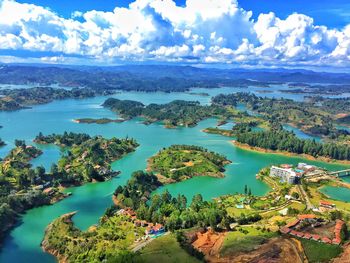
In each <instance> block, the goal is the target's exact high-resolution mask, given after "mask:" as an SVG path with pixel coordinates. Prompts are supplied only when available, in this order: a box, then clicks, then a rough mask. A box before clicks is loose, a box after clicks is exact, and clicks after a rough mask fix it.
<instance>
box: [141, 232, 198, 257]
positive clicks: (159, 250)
mask: <svg viewBox="0 0 350 263" xmlns="http://www.w3.org/2000/svg"><path fill="white" fill-rule="evenodd" d="M139 258H140V262H145V263H147V262H149V263H154V262H167V263H172V262H174V263H180V262H181V263H182V262H184V263H199V262H201V261H199V260H198V259H196V258H194V257H192V256H191V255H189V254H188V253H187V252H186V251H185V250H183V249H182V248H181V247H180V244H179V243H178V242H177V240H176V237H175V235H174V234H170V235H166V236H162V237H159V238H157V239H155V240H154V241H152V242H151V243H150V244H148V245H147V246H146V247H145V248H144V249H143V250H141V253H140V256H139Z"/></svg>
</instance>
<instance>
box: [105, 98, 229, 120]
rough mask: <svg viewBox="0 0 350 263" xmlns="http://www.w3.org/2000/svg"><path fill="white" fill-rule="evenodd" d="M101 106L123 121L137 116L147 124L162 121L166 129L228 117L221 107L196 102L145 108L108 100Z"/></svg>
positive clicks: (154, 105)
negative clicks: (115, 113)
mask: <svg viewBox="0 0 350 263" xmlns="http://www.w3.org/2000/svg"><path fill="white" fill-rule="evenodd" d="M103 106H104V107H106V108H109V109H111V110H112V111H115V112H117V113H118V114H120V115H121V117H122V118H124V119H131V118H134V117H137V116H139V117H143V118H145V119H146V121H147V122H148V123H152V122H157V121H162V122H163V123H164V124H165V125H166V126H167V127H176V126H194V125H196V124H197V123H198V122H199V121H201V120H204V119H206V118H210V117H223V116H224V117H229V116H230V114H229V113H228V112H227V111H226V109H224V108H222V107H218V106H202V105H200V103H199V102H198V101H182V100H175V101H172V102H170V103H167V104H149V105H147V106H145V105H143V104H142V103H141V102H137V101H131V100H118V99H114V98H110V99H107V100H106V101H105V102H104V104H103Z"/></svg>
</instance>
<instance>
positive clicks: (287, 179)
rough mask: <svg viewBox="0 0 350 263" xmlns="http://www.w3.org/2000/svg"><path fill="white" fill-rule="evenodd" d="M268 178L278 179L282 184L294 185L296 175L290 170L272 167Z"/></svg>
mask: <svg viewBox="0 0 350 263" xmlns="http://www.w3.org/2000/svg"><path fill="white" fill-rule="evenodd" d="M270 176H272V177H278V178H279V179H280V181H281V182H282V183H288V184H294V183H295V182H296V178H297V173H296V172H295V171H294V170H293V169H292V168H280V167H277V166H272V167H271V169H270Z"/></svg>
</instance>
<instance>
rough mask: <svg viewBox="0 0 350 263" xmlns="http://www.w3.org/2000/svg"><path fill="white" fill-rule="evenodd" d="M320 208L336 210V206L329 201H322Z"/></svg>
mask: <svg viewBox="0 0 350 263" xmlns="http://www.w3.org/2000/svg"><path fill="white" fill-rule="evenodd" d="M320 207H322V208H326V209H334V208H335V207H336V205H335V204H332V203H330V202H327V201H320Z"/></svg>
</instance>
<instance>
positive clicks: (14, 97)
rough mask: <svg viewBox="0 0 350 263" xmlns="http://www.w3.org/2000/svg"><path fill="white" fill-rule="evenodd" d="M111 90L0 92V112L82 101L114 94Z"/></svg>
mask: <svg viewBox="0 0 350 263" xmlns="http://www.w3.org/2000/svg"><path fill="white" fill-rule="evenodd" d="M115 93H116V91H115V90H113V89H104V88H99V89H91V88H72V89H62V88H52V87H34V88H20V89H1V90H0V95H1V97H0V111H14V110H20V109H25V108H29V107H31V106H32V105H37V104H44V103H49V102H52V101H54V100H62V99H83V98H91V97H95V96H106V95H112V94H115Z"/></svg>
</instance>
